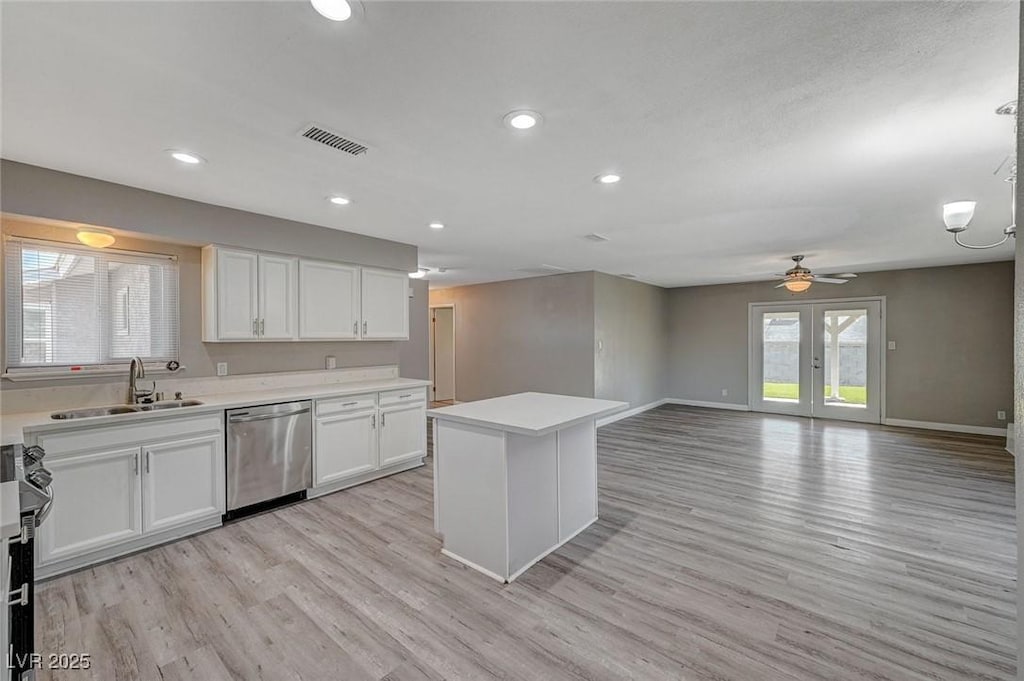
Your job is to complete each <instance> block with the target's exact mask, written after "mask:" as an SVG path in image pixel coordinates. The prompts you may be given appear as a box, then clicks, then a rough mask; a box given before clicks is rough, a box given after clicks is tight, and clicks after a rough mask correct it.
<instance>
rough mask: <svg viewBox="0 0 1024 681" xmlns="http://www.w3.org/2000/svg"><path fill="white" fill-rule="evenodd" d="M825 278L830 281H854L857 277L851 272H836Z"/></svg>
mask: <svg viewBox="0 0 1024 681" xmlns="http://www.w3.org/2000/svg"><path fill="white" fill-rule="evenodd" d="M825 276H826V277H829V278H831V279H856V278H857V275H856V274H854V273H853V272H836V273H835V274H826V275H825Z"/></svg>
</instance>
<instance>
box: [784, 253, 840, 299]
mask: <svg viewBox="0 0 1024 681" xmlns="http://www.w3.org/2000/svg"><path fill="white" fill-rule="evenodd" d="M803 259H804V256H802V255H794V256H793V262H794V263H796V264H795V265H793V267H791V268H789V269H788V270H786V273H785V274H776V275H774V276H776V277H781V278H782V283H781V284H779V285H778V286H776V287H775V288H783V287H785V289H786V290H787V291H790V292H792V293H803V292H804V291H806V290H807V289H809V288H810V287H811V284H813V283H814V282H821V283H822V284H845V283H846V282H848V281H849V280H850V279H853V278H854V277H856V276H857V275H856V274H854V273H853V272H843V273H842V274H829V275H826V276H823V277H819V276H817V275H815V274H812V273H811V271H810V270H809V269H807V268H806V267H804V266H803V265H801V264H800V262H801V261H802V260H803Z"/></svg>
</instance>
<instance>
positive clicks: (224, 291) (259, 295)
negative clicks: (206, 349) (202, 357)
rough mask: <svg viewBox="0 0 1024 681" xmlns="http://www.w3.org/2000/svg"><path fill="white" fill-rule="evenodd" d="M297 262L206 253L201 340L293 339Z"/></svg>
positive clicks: (215, 250)
mask: <svg viewBox="0 0 1024 681" xmlns="http://www.w3.org/2000/svg"><path fill="white" fill-rule="evenodd" d="M298 265H299V260H298V258H289V257H287V256H280V255H264V254H262V253H251V252H249V251H236V250H231V249H227V248H218V247H216V246H207V247H206V248H204V249H203V340H204V341H208V342H209V341H236V340H293V339H294V338H295V337H296V335H297V326H298V319H297V314H296V300H297V297H298Z"/></svg>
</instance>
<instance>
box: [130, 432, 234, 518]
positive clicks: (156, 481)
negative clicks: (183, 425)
mask: <svg viewBox="0 0 1024 681" xmlns="http://www.w3.org/2000/svg"><path fill="white" fill-rule="evenodd" d="M221 443H222V437H221V436H220V435H219V434H218V435H209V436H204V437H197V438H193V439H191V440H181V441H178V442H164V443H160V444H155V445H147V446H145V447H143V448H142V460H143V469H144V470H143V475H142V480H143V483H142V491H143V493H142V497H143V504H142V510H143V515H142V531H143V532H158V531H160V530H169V529H172V528H175V527H178V526H180V525H187V524H188V523H190V522H194V521H196V520H201V519H203V518H205V517H209V516H217V515H220V514H221V513H223V510H224V449H223V447H222V444H221Z"/></svg>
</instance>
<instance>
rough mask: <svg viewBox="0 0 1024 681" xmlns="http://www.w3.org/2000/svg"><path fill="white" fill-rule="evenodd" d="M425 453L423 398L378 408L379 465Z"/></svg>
mask: <svg viewBox="0 0 1024 681" xmlns="http://www.w3.org/2000/svg"><path fill="white" fill-rule="evenodd" d="M426 454H427V407H426V404H425V403H423V402H416V403H414V404H404V405H401V406H394V407H388V408H386V409H381V410H380V465H381V467H384V466H391V465H393V464H396V463H402V462H403V461H409V460H411V459H416V458H420V457H423V456H426Z"/></svg>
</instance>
